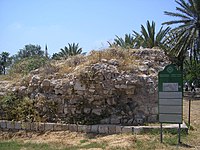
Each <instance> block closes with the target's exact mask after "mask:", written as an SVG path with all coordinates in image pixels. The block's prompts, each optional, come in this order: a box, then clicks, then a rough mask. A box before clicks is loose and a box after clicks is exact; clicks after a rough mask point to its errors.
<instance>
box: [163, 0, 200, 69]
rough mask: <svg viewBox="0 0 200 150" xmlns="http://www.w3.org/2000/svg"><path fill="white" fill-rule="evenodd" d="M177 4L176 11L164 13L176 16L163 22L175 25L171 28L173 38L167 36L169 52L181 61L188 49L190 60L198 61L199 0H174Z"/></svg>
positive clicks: (199, 35) (199, 39) (199, 40)
mask: <svg viewBox="0 0 200 150" xmlns="http://www.w3.org/2000/svg"><path fill="white" fill-rule="evenodd" d="M175 2H176V3H177V4H178V5H179V6H178V7H176V10H177V12H168V11H165V12H164V13H165V15H168V16H172V17H176V18H178V19H177V20H172V21H167V22H164V23H163V24H167V25H177V26H176V27H175V28H173V29H172V30H171V34H173V36H174V37H173V38H171V36H169V38H168V43H169V45H168V49H169V53H171V54H172V55H174V56H176V58H177V59H178V61H179V62H181V66H180V67H181V69H183V62H184V59H185V58H186V54H187V53H188V51H189V55H190V61H191V62H192V60H194V61H195V63H198V61H199V59H200V57H199V56H200V1H199V0H188V2H186V1H185V0H176V1H175Z"/></svg>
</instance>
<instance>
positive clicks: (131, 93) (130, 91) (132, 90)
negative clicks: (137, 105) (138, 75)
mask: <svg viewBox="0 0 200 150" xmlns="http://www.w3.org/2000/svg"><path fill="white" fill-rule="evenodd" d="M126 94H127V95H134V94H135V89H127V90H126Z"/></svg>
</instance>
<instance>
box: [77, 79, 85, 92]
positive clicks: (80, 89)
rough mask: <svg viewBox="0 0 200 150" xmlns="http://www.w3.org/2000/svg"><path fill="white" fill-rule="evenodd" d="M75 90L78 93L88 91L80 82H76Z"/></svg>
mask: <svg viewBox="0 0 200 150" xmlns="http://www.w3.org/2000/svg"><path fill="white" fill-rule="evenodd" d="M74 90H77V91H82V90H83V91H85V90H86V87H85V85H83V84H81V83H80V81H76V82H75V85H74Z"/></svg>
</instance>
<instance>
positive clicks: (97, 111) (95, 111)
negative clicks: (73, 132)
mask: <svg viewBox="0 0 200 150" xmlns="http://www.w3.org/2000/svg"><path fill="white" fill-rule="evenodd" d="M101 112H102V109H100V108H95V109H93V110H92V113H94V114H96V115H101Z"/></svg>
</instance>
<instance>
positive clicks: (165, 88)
mask: <svg viewBox="0 0 200 150" xmlns="http://www.w3.org/2000/svg"><path fill="white" fill-rule="evenodd" d="M158 98H159V104H158V111H159V122H160V123H161V142H162V141H163V138H162V136H163V133H162V130H163V129H162V123H176V124H179V129H178V134H179V140H178V143H179V144H180V124H181V123H182V118H183V75H182V72H181V71H179V70H177V69H176V67H175V66H174V65H172V64H171V65H168V66H166V67H165V68H164V70H163V71H160V72H159V73H158Z"/></svg>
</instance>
